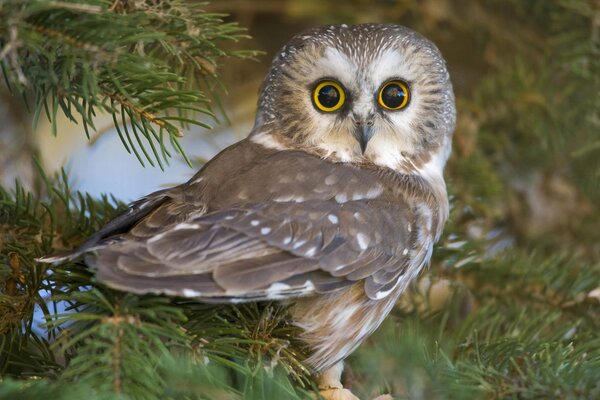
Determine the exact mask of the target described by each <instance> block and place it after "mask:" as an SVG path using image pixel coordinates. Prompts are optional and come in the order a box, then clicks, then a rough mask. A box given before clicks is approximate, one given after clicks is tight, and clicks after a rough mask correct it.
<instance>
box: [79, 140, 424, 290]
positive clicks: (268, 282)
mask: <svg viewBox="0 0 600 400" xmlns="http://www.w3.org/2000/svg"><path fill="white" fill-rule="evenodd" d="M242 143H245V145H235V146H233V147H232V148H230V149H228V150H226V151H225V152H223V153H221V154H220V155H219V156H217V157H216V158H215V159H213V160H212V161H211V162H210V163H209V164H208V165H207V166H205V168H203V170H202V171H201V172H200V173H199V174H197V175H196V176H195V177H194V178H192V180H190V182H188V183H187V184H184V185H180V186H178V187H175V188H172V189H168V190H167V191H161V192H157V193H155V194H152V195H149V196H147V197H146V198H145V199H143V200H141V201H139V202H137V203H134V204H133V207H132V208H131V209H130V210H129V211H127V212H125V213H124V214H123V216H120V217H117V219H116V220H115V221H114V222H111V223H109V225H108V227H107V228H104V229H103V230H101V231H99V233H98V234H96V235H94V236H93V237H92V238H91V239H90V240H88V241H87V242H86V243H85V244H84V245H83V246H82V247H81V248H80V249H78V250H77V251H76V252H75V253H73V256H76V255H78V254H80V253H82V252H86V251H89V250H95V254H92V255H90V256H88V257H87V258H86V261H87V262H88V263H89V264H91V265H93V266H95V268H96V269H97V279H98V280H99V281H101V282H105V283H107V284H108V285H109V286H113V287H115V288H119V289H124V290H128V291H133V292H137V293H149V292H154V293H166V294H170V295H178V296H184V297H194V298H199V299H202V300H203V301H215V302H221V301H250V300H262V299H281V298H289V297H296V296H302V295H307V294H310V293H314V292H317V293H326V292H330V291H335V290H338V289H340V288H343V287H347V286H349V285H353V284H356V283H357V282H359V281H364V288H365V292H366V294H367V296H369V298H372V299H378V298H381V297H382V296H383V295H384V294H385V293H386V292H387V291H388V289H389V287H390V286H393V285H395V284H396V283H397V282H398V280H399V278H400V277H401V276H402V275H403V274H404V273H405V271H406V269H407V268H408V267H409V264H410V263H409V261H410V260H409V258H410V256H409V254H410V253H409V250H411V249H412V248H413V247H414V246H415V238H414V234H411V232H410V229H408V230H407V228H406V227H408V226H409V225H410V224H411V223H412V221H413V220H414V215H413V212H412V211H411V209H410V207H409V206H408V205H407V203H406V202H405V201H404V198H403V197H402V196H398V195H397V194H391V193H392V192H393V190H386V188H385V182H382V181H381V179H380V178H381V177H380V176H379V175H378V174H377V173H374V172H372V171H367V170H364V169H361V168H357V167H355V166H352V165H349V164H341V163H340V164H337V163H332V162H330V161H327V160H323V159H320V158H318V157H315V156H312V155H309V154H307V153H304V152H299V151H279V152H271V153H270V154H261V152H260V151H261V150H257V149H256V147H255V145H251V144H250V143H249V142H248V141H245V142H242ZM253 146H254V147H253ZM249 154H250V155H249ZM232 160H233V161H237V163H235V164H234V165H235V166H236V167H235V168H237V170H234V171H230V173H231V174H230V175H229V176H227V175H225V176H221V175H220V173H221V171H223V170H231V169H232V168H234V167H232ZM240 160H243V162H239V161H240ZM225 164H226V165H225ZM235 168H234V169H235ZM268 174H270V177H269V176H268ZM226 177H227V178H226ZM136 215H137V217H138V219H137V221H136V222H135V216H136Z"/></svg>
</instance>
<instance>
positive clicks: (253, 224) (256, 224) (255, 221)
mask: <svg viewBox="0 0 600 400" xmlns="http://www.w3.org/2000/svg"><path fill="white" fill-rule="evenodd" d="M258 224H260V221H258V220H257V219H253V220H252V221H250V225H252V226H258Z"/></svg>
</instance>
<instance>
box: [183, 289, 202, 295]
mask: <svg viewBox="0 0 600 400" xmlns="http://www.w3.org/2000/svg"><path fill="white" fill-rule="evenodd" d="M181 293H182V294H183V297H201V296H202V292H199V291H197V290H193V289H183V290H182V292H181Z"/></svg>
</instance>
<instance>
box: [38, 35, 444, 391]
mask: <svg viewBox="0 0 600 400" xmlns="http://www.w3.org/2000/svg"><path fill="white" fill-rule="evenodd" d="M455 118H456V112H455V104H454V95H453V91H452V85H451V83H450V79H449V75H448V71H447V69H446V65H445V61H444V59H443V58H442V56H441V55H440V52H439V51H438V49H437V48H436V46H435V45H434V44H432V43H431V42H430V41H429V40H427V39H426V38H424V37H423V36H421V35H420V34H418V33H416V32H414V31H412V30H410V29H407V28H405V27H402V26H398V25H387V24H364V25H356V26H351V25H336V26H325V27H319V28H316V29H313V30H310V31H308V32H305V33H303V34H299V35H297V36H295V37H294V38H292V39H291V40H290V42H289V43H288V44H287V45H286V46H285V47H284V48H283V49H282V50H281V51H280V52H279V53H278V54H277V56H276V57H275V59H274V61H273V63H272V66H271V69H270V71H269V74H268V75H267V77H266V79H265V81H264V84H263V87H262V90H261V94H260V100H259V103H258V111H257V115H256V122H255V125H254V127H253V129H252V131H251V132H250V135H249V137H248V138H246V139H244V140H242V141H240V142H238V143H236V144H234V145H232V146H230V147H228V148H226V149H225V150H223V151H222V152H221V153H219V154H218V155H217V156H216V157H214V158H213V159H212V160H210V161H209V162H208V163H207V164H206V165H204V167H203V168H202V169H201V170H200V171H199V172H198V173H197V174H196V175H195V176H194V177H193V178H191V179H190V180H189V181H188V182H186V183H184V184H181V185H179V186H175V187H173V188H170V189H166V190H160V191H158V192H155V193H152V194H150V195H148V196H146V197H144V198H142V199H141V200H138V201H136V202H134V203H132V204H131V206H130V207H129V209H128V210H127V211H126V212H124V213H123V214H122V215H120V216H118V217H116V218H115V219H114V220H112V221H111V222H109V223H108V224H107V225H106V226H105V227H104V228H103V229H101V230H100V231H99V232H97V233H96V234H94V235H93V236H92V237H90V238H89V239H88V240H87V241H86V242H85V243H84V244H83V245H81V246H80V247H79V248H78V249H76V250H75V251H74V252H72V253H70V254H68V255H62V256H55V257H46V258H44V259H43V260H42V261H45V262H54V263H56V262H60V261H62V260H64V259H72V258H75V257H77V256H79V255H81V254H82V253H87V254H88V256H87V258H86V262H87V263H88V264H89V265H91V266H93V267H94V268H95V269H96V271H97V272H96V276H97V279H98V280H99V281H100V282H103V283H105V284H107V285H108V286H110V287H113V288H117V289H121V290H124V291H130V292H135V293H162V294H167V295H171V296H181V297H188V298H193V299H197V300H198V301H201V302H214V303H228V302H245V301H262V300H282V301H283V300H285V301H287V302H290V301H291V302H292V304H293V305H292V307H291V316H292V319H293V322H294V323H295V324H296V325H298V326H299V327H301V328H302V329H303V333H302V336H301V338H302V339H303V340H304V341H305V342H306V343H307V344H308V346H309V348H310V349H311V351H312V353H311V355H310V357H309V358H308V360H307V363H308V365H309V366H310V367H312V369H313V370H314V372H315V373H316V374H318V375H319V376H321V378H322V379H321V382H322V386H330V387H333V388H334V390H335V388H337V387H339V377H340V374H341V362H342V361H343V360H344V359H345V358H346V357H347V356H348V355H349V354H350V353H351V352H352V351H353V350H354V349H355V348H356V347H357V346H358V345H359V344H360V343H361V342H362V341H363V340H364V339H365V338H367V337H368V336H369V335H370V334H371V333H372V332H373V331H374V330H375V329H376V328H377V327H378V326H379V325H380V324H381V322H382V321H383V319H384V318H385V317H386V316H387V315H388V313H389V312H390V310H391V309H392V307H393V306H394V304H395V302H396V300H397V299H398V297H399V296H400V294H402V292H403V291H404V290H405V289H406V288H407V285H408V284H409V283H410V282H411V281H412V280H413V279H414V278H415V277H416V276H417V274H418V273H419V272H420V271H421V270H422V269H423V267H424V266H425V265H426V264H427V263H428V262H429V259H430V257H431V252H432V248H433V244H434V242H435V241H436V240H437V239H438V238H439V236H440V234H441V232H442V229H443V226H444V223H445V221H446V218H447V216H448V199H447V195H446V186H445V183H444V178H443V169H444V165H445V163H446V160H447V158H448V156H449V154H450V148H451V137H452V133H453V130H454V126H455ZM340 390H341V389H340Z"/></svg>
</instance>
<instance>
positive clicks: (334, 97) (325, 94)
mask: <svg viewBox="0 0 600 400" xmlns="http://www.w3.org/2000/svg"><path fill="white" fill-rule="evenodd" d="M317 97H318V98H319V103H321V105H322V106H323V107H326V108H332V107H335V106H337V104H338V103H339V102H340V92H339V91H338V90H337V89H336V88H335V86H333V85H325V86H323V87H322V88H321V90H319V94H318V95H317Z"/></svg>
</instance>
